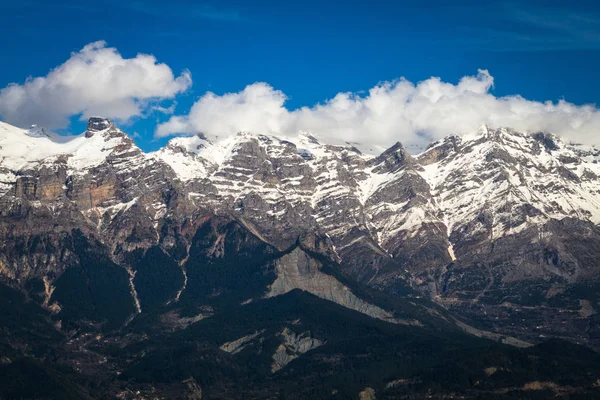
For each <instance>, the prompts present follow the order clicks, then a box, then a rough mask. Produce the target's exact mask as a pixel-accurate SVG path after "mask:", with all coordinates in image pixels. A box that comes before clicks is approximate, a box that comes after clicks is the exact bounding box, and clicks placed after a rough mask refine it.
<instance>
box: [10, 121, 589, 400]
mask: <svg viewBox="0 0 600 400" xmlns="http://www.w3.org/2000/svg"><path fill="white" fill-rule="evenodd" d="M357 147H362V146H358V145H351V144H348V145H346V146H339V145H336V146H334V145H328V144H325V143H322V142H320V141H319V140H318V138H316V137H314V136H313V135H311V134H309V133H299V134H297V135H294V136H282V137H275V136H269V135H262V134H260V133H254V132H240V133H238V134H237V135H235V136H231V137H223V138H220V137H213V136H208V135H204V134H202V133H198V134H197V135H194V136H189V137H178V138H174V139H172V140H171V141H169V143H168V144H167V145H166V146H165V147H164V148H162V149H160V150H158V151H156V152H153V153H144V152H143V151H142V150H140V149H139V148H138V147H137V146H136V145H135V143H134V141H133V140H132V139H131V138H130V137H129V136H128V135H127V134H125V133H124V132H123V131H121V130H120V129H119V128H117V127H116V126H115V125H114V124H113V122H111V121H110V120H108V119H104V118H100V117H94V118H90V119H89V121H88V126H87V130H86V131H85V132H84V133H82V134H81V135H77V136H61V135H57V134H55V133H52V132H50V131H48V130H46V129H44V128H41V127H37V126H33V127H31V128H30V129H28V130H27V129H20V128H16V127H13V126H11V125H8V124H6V123H2V122H0V301H1V302H2V304H4V305H6V307H4V306H3V308H5V309H4V310H2V312H1V313H0V329H1V330H2V332H3V335H2V336H3V337H2V338H0V371H2V373H0V386H1V387H2V389H0V398H123V399H134V398H189V399H199V398H208V399H213V398H215V399H216V398H273V399H276V398H308V397H311V398H360V399H373V398H375V397H377V398H380V399H381V398H383V399H386V398H390V399H392V398H406V399H412V398H414V399H418V398H423V397H424V396H429V398H440V399H442V398H486V399H487V398H498V399H504V398H507V399H508V398H552V397H557V398H560V397H561V396H569V397H568V398H593V397H594V396H600V355H598V354H597V353H596V351H597V350H598V349H600V340H599V339H600V326H599V321H600V319H599V314H598V310H599V309H600V227H599V224H600V164H599V161H600V149H598V148H596V147H593V146H584V145H579V144H574V143H567V142H564V141H563V140H561V138H559V137H557V136H554V135H552V134H549V133H545V132H539V133H522V132H517V131H514V130H512V129H510V128H492V127H487V126H483V127H481V128H480V129H479V130H478V131H476V132H467V133H463V134H461V135H460V136H458V135H457V136H450V137H447V138H445V139H443V140H441V141H438V142H435V143H432V144H431V145H430V146H429V147H428V148H427V149H425V150H424V151H423V152H421V153H420V154H411V153H410V152H409V151H407V149H405V148H404V147H403V146H402V144H401V143H396V144H395V145H393V146H392V147H390V148H389V149H387V150H386V151H384V152H383V153H381V154H378V155H372V154H366V153H363V152H361V150H359V148H357ZM2 376H4V378H2ZM32 377H36V378H35V379H34V378H32ZM32 381H33V382H35V384H32V383H31V382H32ZM565 398H566V397H565Z"/></svg>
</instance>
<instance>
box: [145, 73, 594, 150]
mask: <svg viewBox="0 0 600 400" xmlns="http://www.w3.org/2000/svg"><path fill="white" fill-rule="evenodd" d="M493 85H494V78H493V77H492V76H491V75H490V74H489V73H488V71H486V70H479V71H478V73H477V75H476V76H466V77H464V78H462V79H461V80H460V81H459V82H458V84H451V83H447V82H442V81H441V80H440V79H439V78H429V79H427V80H425V81H422V82H419V83H417V84H416V85H415V84H413V83H411V82H409V81H407V80H405V79H399V80H396V81H393V82H383V83H380V84H379V85H377V86H375V87H374V88H372V89H371V90H369V92H368V94H367V95H365V96H360V95H358V94H354V93H339V94H337V95H336V96H335V97H334V98H333V99H330V100H327V101H326V102H325V103H323V104H317V105H315V106H313V107H303V108H300V109H296V110H288V109H287V108H286V107H285V101H286V99H287V98H286V96H285V94H284V93H282V92H281V91H279V90H275V89H273V88H272V87H271V86H269V85H268V84H266V83H254V84H252V85H249V86H247V87H246V88H245V89H244V90H242V91H241V92H238V93H227V94H225V95H222V96H218V95H216V94H214V93H210V92H209V93H207V94H205V95H204V96H203V97H202V98H200V99H199V100H198V101H197V102H196V103H195V104H194V105H193V106H192V108H191V110H190V113H189V114H188V115H185V116H173V117H171V119H170V120H169V121H168V122H166V123H164V124H161V125H159V126H158V127H157V129H156V132H155V136H157V137H164V136H169V135H174V134H185V133H195V132H203V133H205V134H210V135H220V136H227V135H233V134H235V133H236V132H238V131H253V132H257V133H264V134H278V135H284V136H285V135H293V134H296V133H297V132H298V131H307V132H311V133H312V134H314V135H315V136H317V137H319V138H321V139H323V140H324V141H325V142H330V143H343V142H353V143H361V144H362V146H361V148H363V149H365V148H366V149H368V148H372V149H373V150H374V151H379V150H381V148H385V147H388V146H390V145H391V144H393V143H395V142H396V141H400V142H402V143H403V144H405V145H406V146H417V147H423V146H425V145H426V144H428V143H429V142H430V141H432V140H436V139H440V138H442V137H444V136H447V135H450V134H456V133H458V134H461V133H469V132H473V131H475V130H477V128H478V127H479V126H481V125H482V124H487V125H490V126H495V127H497V126H508V127H512V128H514V129H517V130H520V131H526V132H538V131H547V132H553V133H555V134H558V135H561V136H563V137H566V138H567V139H570V140H573V141H577V142H582V143H594V142H598V138H597V135H598V133H600V110H599V109H598V108H596V107H595V106H594V105H583V106H577V105H574V104H572V103H568V102H566V101H564V100H561V101H558V102H556V103H553V102H545V103H541V102H537V101H530V100H527V99H524V98H522V97H520V96H507V97H496V96H494V95H493V94H492V93H490V90H491V88H492V87H493Z"/></svg>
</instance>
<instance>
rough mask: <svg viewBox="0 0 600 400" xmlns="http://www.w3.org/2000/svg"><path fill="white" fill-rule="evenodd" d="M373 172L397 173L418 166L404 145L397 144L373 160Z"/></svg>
mask: <svg viewBox="0 0 600 400" xmlns="http://www.w3.org/2000/svg"><path fill="white" fill-rule="evenodd" d="M370 164H371V165H372V166H374V167H375V168H374V169H373V172H375V173H385V172H396V171H399V170H401V169H403V168H405V167H408V166H416V165H418V164H417V162H416V160H415V159H414V157H413V156H411V155H410V154H409V153H408V151H406V149H405V148H404V146H403V145H402V143H400V142H396V144H394V145H393V146H392V147H390V148H389V149H387V150H386V151H384V152H383V153H381V154H380V155H379V156H378V157H375V158H374V159H372V160H371V162H370Z"/></svg>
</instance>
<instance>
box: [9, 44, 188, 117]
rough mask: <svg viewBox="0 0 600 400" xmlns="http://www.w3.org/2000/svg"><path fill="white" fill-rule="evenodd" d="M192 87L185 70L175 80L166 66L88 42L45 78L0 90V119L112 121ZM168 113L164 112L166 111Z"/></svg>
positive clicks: (135, 112)
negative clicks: (97, 118)
mask: <svg viewBox="0 0 600 400" xmlns="http://www.w3.org/2000/svg"><path fill="white" fill-rule="evenodd" d="M191 83H192V78H191V74H190V72H189V71H184V72H183V73H182V74H181V75H180V76H178V77H175V76H174V74H173V71H172V70H171V68H170V67H169V66H168V65H166V64H163V63H158V62H157V60H156V58H155V57H154V56H152V55H148V54H138V55H137V56H135V57H134V58H123V57H122V56H121V54H119V52H118V51H117V49H115V48H111V47H106V43H105V42H104V41H98V42H94V43H90V44H88V45H86V46H85V47H83V49H81V50H80V51H78V52H74V53H72V54H71V57H70V58H69V59H68V60H67V61H66V62H65V63H64V64H62V65H60V66H58V67H56V68H55V69H53V70H51V71H50V72H49V73H48V75H46V76H45V77H36V78H32V77H30V78H28V79H27V80H26V81H25V83H24V84H22V85H20V84H10V85H8V86H7V87H5V88H4V89H2V90H0V116H1V117H2V119H3V120H4V121H6V122H8V123H11V124H14V125H17V126H27V125H30V124H33V123H36V124H40V125H44V126H46V127H49V128H64V127H66V126H68V125H69V118H70V117H71V116H73V115H80V114H81V115H82V118H88V117H89V116H92V115H102V116H105V117H109V118H114V119H117V120H122V121H125V120H128V119H130V118H132V117H135V116H140V115H142V114H143V113H144V111H147V110H150V109H154V110H160V108H157V107H154V108H151V107H152V106H153V105H156V102H159V101H161V100H165V99H171V98H173V97H174V96H175V95H177V94H178V93H181V92H183V91H185V90H186V89H187V88H189V87H190V85H191ZM166 110H168V109H166Z"/></svg>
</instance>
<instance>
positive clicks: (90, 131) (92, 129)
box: [85, 117, 115, 138]
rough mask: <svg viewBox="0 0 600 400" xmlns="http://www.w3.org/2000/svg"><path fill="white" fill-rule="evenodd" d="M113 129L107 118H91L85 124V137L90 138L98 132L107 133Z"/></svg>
mask: <svg viewBox="0 0 600 400" xmlns="http://www.w3.org/2000/svg"><path fill="white" fill-rule="evenodd" d="M114 127H115V125H114V124H113V123H112V121H111V120H110V119H108V118H102V117H91V118H90V119H89V120H88V123H87V130H86V131H85V137H86V138H90V137H92V136H94V135H95V134H96V133H98V132H103V131H107V130H109V129H111V128H114Z"/></svg>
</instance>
